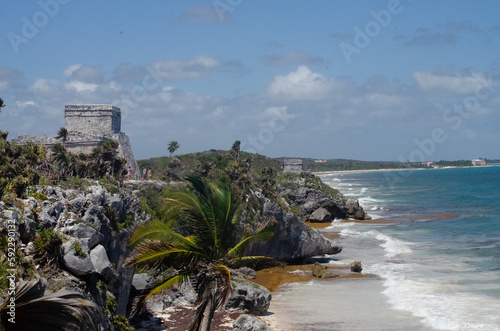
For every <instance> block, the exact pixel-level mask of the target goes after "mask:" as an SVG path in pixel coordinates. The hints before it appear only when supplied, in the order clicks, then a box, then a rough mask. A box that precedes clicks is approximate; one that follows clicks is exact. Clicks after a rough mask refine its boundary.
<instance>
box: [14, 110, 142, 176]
mask: <svg viewBox="0 0 500 331" xmlns="http://www.w3.org/2000/svg"><path fill="white" fill-rule="evenodd" d="M64 119H65V128H66V130H67V131H68V135H67V137H66V139H65V140H61V139H58V138H56V137H37V136H26V135H23V136H19V137H17V138H16V139H13V140H12V142H13V143H14V144H17V145H24V144H26V143H28V142H30V141H31V142H34V143H36V144H43V145H45V146H47V148H51V147H52V146H53V145H54V144H58V143H63V144H64V146H65V147H66V149H67V150H68V152H71V153H75V154H78V153H90V152H92V149H93V148H95V147H99V146H101V145H102V144H103V143H104V142H105V141H106V140H109V139H112V140H115V141H117V142H118V144H119V146H118V156H120V157H123V158H124V159H125V160H126V161H127V166H130V167H131V168H132V170H133V173H134V176H138V175H139V166H138V165H137V162H136V160H135V157H134V153H133V152H132V147H131V145H130V141H129V138H128V136H127V135H126V134H125V133H123V132H121V110H120V108H118V107H115V106H112V105H102V104H100V105H66V106H65V107H64Z"/></svg>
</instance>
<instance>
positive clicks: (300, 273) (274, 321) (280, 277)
mask: <svg viewBox="0 0 500 331" xmlns="http://www.w3.org/2000/svg"><path fill="white" fill-rule="evenodd" d="M345 221H346V222H347V221H348V220H345ZM306 224H308V225H309V226H311V227H313V228H315V229H317V230H319V231H320V232H321V234H322V235H323V236H325V237H327V238H328V239H339V238H340V233H331V232H329V233H324V232H323V231H321V230H322V229H325V228H327V227H329V226H331V225H332V222H324V223H319V222H312V223H311V222H306ZM381 224H383V223H381ZM324 260H328V258H324ZM320 263H321V262H320ZM321 264H322V265H323V266H325V265H326V264H325V263H324V261H323V263H321ZM313 265H314V264H312V263H309V264H301V265H289V266H285V267H274V268H267V269H262V270H259V271H257V273H256V278H255V279H252V282H254V283H256V284H259V285H262V286H264V287H266V288H267V289H268V290H269V291H270V292H271V293H272V294H273V296H275V295H279V294H281V293H282V292H285V291H287V289H286V287H287V286H294V285H298V283H304V284H305V285H304V286H307V284H309V283H310V282H318V283H322V284H326V283H335V282H339V281H340V282H351V281H356V280H364V279H366V280H368V279H372V280H375V279H379V277H378V276H376V275H373V274H367V273H358V272H353V271H351V270H350V265H349V263H347V261H346V263H345V264H343V265H333V266H332V265H327V267H328V270H330V271H331V272H332V273H333V274H334V275H335V277H333V278H317V277H314V276H313V275H312V267H313ZM350 286H354V284H351V285H350ZM275 304H276V303H275ZM257 317H258V318H259V319H260V320H262V321H263V322H264V323H266V324H267V325H268V326H269V327H270V328H272V329H273V331H290V329H289V323H286V322H285V321H286V320H288V318H287V317H286V314H284V312H283V311H281V312H279V311H275V310H274V309H273V300H271V306H270V307H269V310H268V313H267V314H266V315H264V316H257Z"/></svg>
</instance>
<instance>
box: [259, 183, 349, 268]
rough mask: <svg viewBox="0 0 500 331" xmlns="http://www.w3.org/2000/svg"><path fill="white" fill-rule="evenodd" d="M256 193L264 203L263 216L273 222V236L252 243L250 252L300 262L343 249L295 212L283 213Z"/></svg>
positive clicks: (276, 205) (277, 206)
mask: <svg viewBox="0 0 500 331" xmlns="http://www.w3.org/2000/svg"><path fill="white" fill-rule="evenodd" d="M256 195H257V196H258V197H259V199H260V202H261V203H262V205H263V211H262V219H268V218H272V219H274V220H275V221H276V226H275V229H274V236H273V237H272V238H271V239H269V240H267V241H265V242H257V243H254V244H253V245H252V246H251V247H250V249H249V255H255V256H259V255H265V256H270V257H273V258H276V259H280V260H289V261H300V260H302V259H305V258H308V257H312V256H318V255H324V254H337V253H340V251H341V250H342V248H341V247H338V246H334V245H333V244H332V242H331V241H330V240H328V239H327V238H325V237H324V236H323V235H322V234H320V233H319V232H318V231H316V230H315V229H313V228H311V227H309V226H308V225H307V224H305V223H304V222H303V221H302V220H301V219H300V217H298V216H297V215H295V214H292V213H288V212H285V211H284V210H283V208H281V207H280V206H279V205H278V204H277V203H275V202H272V201H270V200H269V199H266V198H264V197H263V196H262V195H261V194H259V193H256Z"/></svg>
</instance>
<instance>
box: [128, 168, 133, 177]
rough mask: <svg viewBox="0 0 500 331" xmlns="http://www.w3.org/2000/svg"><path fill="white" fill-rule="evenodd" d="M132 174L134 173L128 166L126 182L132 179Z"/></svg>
mask: <svg viewBox="0 0 500 331" xmlns="http://www.w3.org/2000/svg"><path fill="white" fill-rule="evenodd" d="M133 173H134V170H132V167H130V166H128V180H131V179H132V174H133Z"/></svg>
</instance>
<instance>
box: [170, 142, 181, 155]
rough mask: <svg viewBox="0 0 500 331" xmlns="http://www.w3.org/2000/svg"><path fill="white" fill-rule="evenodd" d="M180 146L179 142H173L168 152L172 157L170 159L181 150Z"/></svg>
mask: <svg viewBox="0 0 500 331" xmlns="http://www.w3.org/2000/svg"><path fill="white" fill-rule="evenodd" d="M179 147H180V146H179V144H178V143H177V141H175V140H172V141H171V142H170V143H169V144H168V151H169V152H170V155H169V156H168V157H171V156H172V154H174V152H175V151H176V150H178V149H179Z"/></svg>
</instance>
